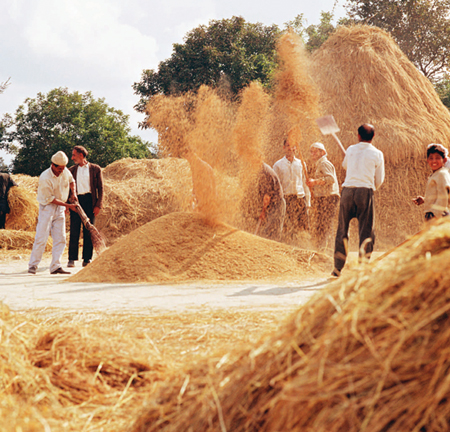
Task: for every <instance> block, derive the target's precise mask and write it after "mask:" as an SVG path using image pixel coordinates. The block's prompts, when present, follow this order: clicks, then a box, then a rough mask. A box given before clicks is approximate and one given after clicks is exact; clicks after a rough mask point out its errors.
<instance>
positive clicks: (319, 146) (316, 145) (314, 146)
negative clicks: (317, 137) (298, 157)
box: [311, 142, 327, 154]
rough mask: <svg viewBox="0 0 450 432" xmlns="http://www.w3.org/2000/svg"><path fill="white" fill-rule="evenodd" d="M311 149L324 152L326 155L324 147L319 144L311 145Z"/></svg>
mask: <svg viewBox="0 0 450 432" xmlns="http://www.w3.org/2000/svg"><path fill="white" fill-rule="evenodd" d="M311 148H317V149H320V150H323V151H324V152H325V154H327V151H326V150H325V146H324V145H323V144H322V143H320V142H316V143H314V144H311Z"/></svg>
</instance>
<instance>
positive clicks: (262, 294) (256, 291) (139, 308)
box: [0, 254, 329, 314]
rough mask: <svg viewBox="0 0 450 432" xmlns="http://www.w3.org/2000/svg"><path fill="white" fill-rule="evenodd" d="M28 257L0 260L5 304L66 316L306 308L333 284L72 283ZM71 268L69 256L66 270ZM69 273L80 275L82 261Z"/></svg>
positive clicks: (323, 280)
mask: <svg viewBox="0 0 450 432" xmlns="http://www.w3.org/2000/svg"><path fill="white" fill-rule="evenodd" d="M28 259H29V256H28V255H26V254H10V255H9V256H6V257H3V258H2V259H1V260H0V279H1V287H2V289H1V296H0V300H1V301H3V302H4V303H5V304H7V305H8V306H9V307H10V308H11V310H15V311H18V312H19V311H20V312H25V311H27V310H36V309H44V308H45V309H49V308H57V309H60V311H61V312H63V311H67V312H75V311H79V312H81V311H89V312H94V311H99V312H100V311H101V312H105V311H111V312H120V313H124V312H129V313H138V314H141V313H148V312H152V313H165V312H176V311H180V312H188V311H190V310H192V309H199V308H217V309H221V308H225V309H227V308H234V309H236V308H244V309H246V308H252V309H253V308H261V309H271V308H275V309H278V308H282V309H283V308H286V310H294V309H296V308H297V307H298V306H299V305H301V304H304V303H305V302H306V301H307V300H308V299H309V298H310V297H311V296H312V295H313V294H314V293H316V292H317V291H318V290H320V289H321V288H323V287H324V286H325V285H326V284H327V283H328V282H329V280H328V279H327V278H326V277H323V276H321V277H316V278H311V277H310V278H305V279H302V280H296V281H293V280H287V281H285V282H283V283H279V282H278V283H276V284H275V283H266V282H259V281H258V282H255V281H248V282H239V283H236V282H233V283H206V282H202V283H198V282H195V283H194V282H193V283H189V284H176V285H166V284H163V285H158V284H113V283H102V284H99V283H73V282H68V281H67V276H65V275H51V274H50V272H49V264H50V257H49V256H45V257H44V259H43V261H42V262H41V264H40V266H39V269H38V272H37V274H36V275H31V274H28V272H27V269H28ZM66 263H67V258H66V257H64V260H63V266H64V268H66V267H65V264H66ZM76 265H77V266H76V267H75V268H72V269H67V270H69V271H71V272H72V274H73V273H75V272H78V271H80V270H81V262H80V261H78V262H77V263H76Z"/></svg>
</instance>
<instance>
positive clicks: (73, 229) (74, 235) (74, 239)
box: [69, 193, 95, 261]
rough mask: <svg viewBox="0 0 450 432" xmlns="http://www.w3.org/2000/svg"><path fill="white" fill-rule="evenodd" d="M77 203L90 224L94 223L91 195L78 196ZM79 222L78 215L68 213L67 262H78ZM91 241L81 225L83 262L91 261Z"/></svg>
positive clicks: (72, 212) (87, 231)
mask: <svg viewBox="0 0 450 432" xmlns="http://www.w3.org/2000/svg"><path fill="white" fill-rule="evenodd" d="M78 202H79V203H80V206H81V208H82V209H83V210H84V212H85V213H86V216H87V217H88V218H89V220H90V221H91V223H92V224H94V222H95V217H94V209H93V206H92V195H91V194H90V193H89V194H84V195H78ZM81 225H83V222H81V218H80V215H79V214H78V213H76V212H74V211H72V210H71V211H70V240H69V260H70V261H77V260H78V247H79V241H80V231H81ZM93 249H94V248H93V246H92V240H91V235H90V233H89V230H87V229H86V227H85V226H84V225H83V261H89V260H90V259H92V252H93Z"/></svg>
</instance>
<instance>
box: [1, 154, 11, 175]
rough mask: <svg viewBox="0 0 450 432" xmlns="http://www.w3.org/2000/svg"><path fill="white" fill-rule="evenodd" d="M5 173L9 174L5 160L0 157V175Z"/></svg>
mask: <svg viewBox="0 0 450 432" xmlns="http://www.w3.org/2000/svg"><path fill="white" fill-rule="evenodd" d="M7 172H9V167H8V165H7V164H6V162H5V159H3V158H2V157H1V156H0V173H7Z"/></svg>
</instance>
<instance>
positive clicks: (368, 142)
mask: <svg viewBox="0 0 450 432" xmlns="http://www.w3.org/2000/svg"><path fill="white" fill-rule="evenodd" d="M374 135H375V129H374V127H373V126H372V125H370V124H363V125H362V126H360V127H359V128H358V140H359V143H358V144H354V145H351V146H350V147H349V148H348V149H347V152H346V155H345V158H344V161H343V162H342V166H343V167H344V169H345V170H347V173H346V176H345V181H344V183H343V184H342V186H343V190H342V195H341V200H340V204H339V219H338V229H337V233H336V240H335V247H334V270H333V272H332V275H333V276H339V275H340V274H341V270H342V269H343V267H344V265H345V261H346V259H347V246H348V229H349V225H350V221H351V220H352V219H353V218H357V219H358V225H359V256H360V258H361V257H362V256H365V257H366V258H370V255H371V254H372V251H373V246H374V243H375V232H374V221H375V217H374V216H375V208H374V204H375V201H374V191H375V190H377V189H378V188H379V187H380V186H381V184H382V183H383V181H384V156H383V153H382V152H381V151H380V150H378V149H377V148H375V147H374V146H373V145H372V140H373V137H374Z"/></svg>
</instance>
